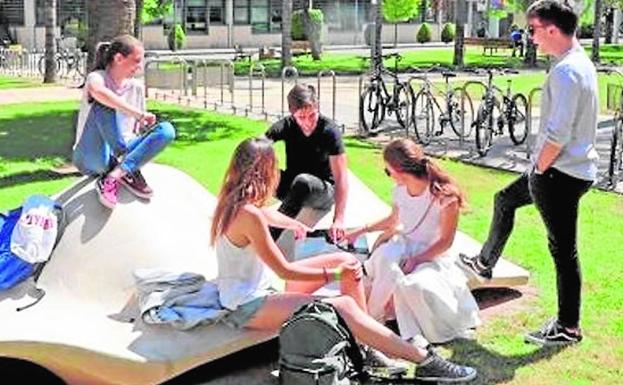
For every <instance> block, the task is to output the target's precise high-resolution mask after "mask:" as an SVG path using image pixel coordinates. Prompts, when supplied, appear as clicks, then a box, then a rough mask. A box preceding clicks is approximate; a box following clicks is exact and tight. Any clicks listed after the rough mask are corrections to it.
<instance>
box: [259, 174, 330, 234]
mask: <svg viewBox="0 0 623 385" xmlns="http://www.w3.org/2000/svg"><path fill="white" fill-rule="evenodd" d="M277 198H279V199H280V200H281V202H282V203H281V206H280V207H279V212H281V213H283V214H285V215H287V216H289V217H290V218H296V216H297V215H298V213H299V212H300V211H301V209H302V208H303V207H311V208H313V209H317V210H327V211H328V210H329V209H331V206H332V205H333V203H334V202H335V187H334V186H333V184H331V183H330V182H328V181H325V180H322V179H320V178H318V177H317V176H315V175H311V174H299V175H297V176H296V177H294V179H291V178H288V177H287V176H286V174H285V173H284V172H283V171H282V172H281V180H280V182H279V187H278V188H277ZM282 231H283V229H277V228H272V227H271V229H270V233H271V235H272V237H273V239H274V240H277V238H279V236H280V235H281V233H282Z"/></svg>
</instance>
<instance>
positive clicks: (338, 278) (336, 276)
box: [333, 267, 342, 282]
mask: <svg viewBox="0 0 623 385" xmlns="http://www.w3.org/2000/svg"><path fill="white" fill-rule="evenodd" d="M333 280H334V281H336V282H339V281H341V280H342V269H341V268H339V267H338V268H337V269H335V270H334V271H333Z"/></svg>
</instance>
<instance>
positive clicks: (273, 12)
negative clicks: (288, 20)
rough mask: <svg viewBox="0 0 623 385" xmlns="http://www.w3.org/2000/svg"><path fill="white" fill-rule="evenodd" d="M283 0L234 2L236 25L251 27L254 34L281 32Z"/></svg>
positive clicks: (243, 0)
mask: <svg viewBox="0 0 623 385" xmlns="http://www.w3.org/2000/svg"><path fill="white" fill-rule="evenodd" d="M281 4H282V2H281V0H234V24H238V25H251V30H252V31H253V33H270V32H278V31H281Z"/></svg>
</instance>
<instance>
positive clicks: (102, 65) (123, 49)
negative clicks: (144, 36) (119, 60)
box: [93, 35, 143, 71]
mask: <svg viewBox="0 0 623 385" xmlns="http://www.w3.org/2000/svg"><path fill="white" fill-rule="evenodd" d="M142 44H143V43H141V42H140V41H139V40H138V39H136V38H135V37H134V36H131V35H120V36H117V37H115V38H114V39H113V40H112V41H111V42H100V43H98V44H97V47H95V65H94V67H93V70H94V71H96V70H105V69H106V68H107V67H108V66H109V65H110V63H112V62H113V60H114V59H115V55H116V54H118V53H120V54H122V55H123V56H128V55H129V54H131V53H132V51H134V47H136V46H141V45H142Z"/></svg>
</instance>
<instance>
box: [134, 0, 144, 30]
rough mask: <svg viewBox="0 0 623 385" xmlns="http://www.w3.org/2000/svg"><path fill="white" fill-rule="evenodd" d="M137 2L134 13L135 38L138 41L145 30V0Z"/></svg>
mask: <svg viewBox="0 0 623 385" xmlns="http://www.w3.org/2000/svg"><path fill="white" fill-rule="evenodd" d="M135 2H136V12H135V13H134V37H135V38H137V39H140V38H141V32H142V29H143V21H142V18H143V5H144V0H135Z"/></svg>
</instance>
